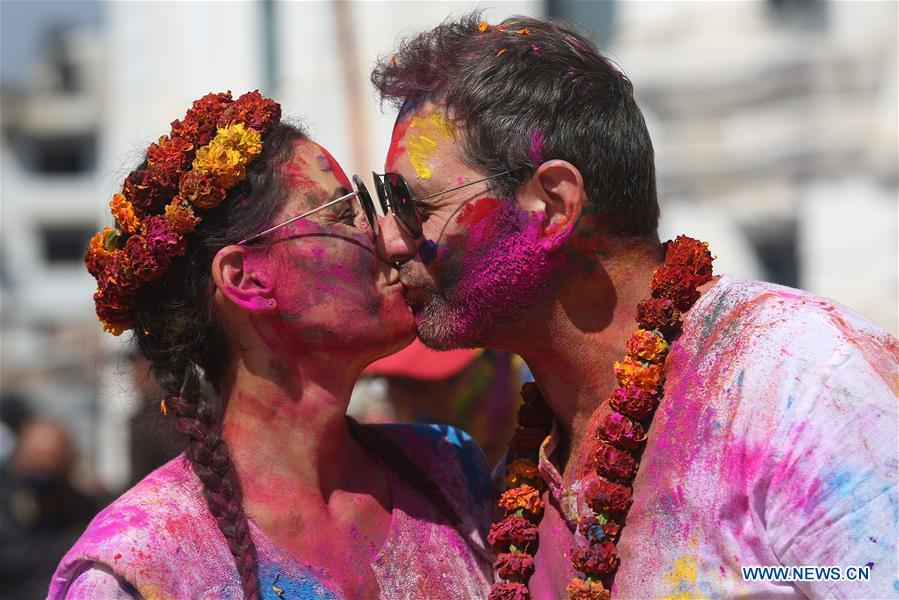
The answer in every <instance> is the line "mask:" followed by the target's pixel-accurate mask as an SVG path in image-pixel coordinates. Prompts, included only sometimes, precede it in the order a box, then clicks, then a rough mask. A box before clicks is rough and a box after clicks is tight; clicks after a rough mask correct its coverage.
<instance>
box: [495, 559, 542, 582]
mask: <svg viewBox="0 0 899 600" xmlns="http://www.w3.org/2000/svg"><path fill="white" fill-rule="evenodd" d="M493 568H494V569H496V572H497V574H498V575H499V576H500V577H502V578H503V579H506V580H508V581H521V582H527V580H528V579H529V578H530V576H531V574H533V572H534V557H533V556H531V555H530V554H525V553H523V552H506V553H503V554H500V555H499V556H497V557H496V562H494V563H493Z"/></svg>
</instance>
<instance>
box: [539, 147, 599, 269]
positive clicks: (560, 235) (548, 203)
mask: <svg viewBox="0 0 899 600" xmlns="http://www.w3.org/2000/svg"><path fill="white" fill-rule="evenodd" d="M531 191H532V192H533V193H534V194H535V195H536V196H537V198H535V199H539V201H540V202H541V203H542V204H543V207H542V209H543V210H544V212H545V214H546V220H545V222H544V224H543V233H544V237H545V239H544V242H543V246H544V248H545V249H546V250H548V251H550V252H553V251H555V250H558V249H559V248H561V247H562V245H563V244H564V243H565V242H566V241H567V240H568V238H570V237H571V234H572V232H573V231H574V228H575V226H576V225H577V222H578V219H579V218H580V216H581V213H582V211H583V210H584V206H585V203H586V201H587V197H586V192H585V191H584V178H583V177H582V176H581V172H580V170H578V168H577V167H575V166H574V165H573V164H571V163H570V162H568V161H566V160H550V161H547V162H545V163H543V164H541V165H540V166H539V167H537V170H536V171H534V175H533V177H532V178H531Z"/></svg>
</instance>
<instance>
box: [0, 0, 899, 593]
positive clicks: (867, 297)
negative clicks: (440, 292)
mask: <svg viewBox="0 0 899 600" xmlns="http://www.w3.org/2000/svg"><path fill="white" fill-rule="evenodd" d="M897 7H899V5H897V4H896V3H894V2H865V3H856V2H816V1H812V0H804V1H795V0H756V1H751V2H625V1H618V0H607V1H595V2H589V1H582V2H580V1H579V2H571V1H563V0H530V1H507V2H493V3H491V2H482V3H478V4H474V3H467V2H324V1H320V2H275V1H271V0H266V1H259V2H227V3H213V2H108V3H107V2H94V1H66V2H53V1H42V2H24V1H22V2H19V1H11V0H3V1H2V2H0V27H2V31H0V36H2V37H0V41H2V49H0V59H2V64H0V129H2V132H0V376H2V379H0V392H2V401H0V421H2V424H0V465H2V473H0V475H2V480H0V597H3V598H31V597H43V594H44V593H45V590H46V584H47V580H48V577H49V575H50V573H51V572H52V570H53V568H54V567H55V565H56V562H57V561H58V560H59V557H60V556H61V554H62V552H63V551H64V550H65V549H66V548H67V547H68V545H70V544H71V543H72V542H73V541H74V539H75V538H76V537H77V535H78V534H79V533H80V531H81V529H83V527H84V526H85V525H86V523H87V521H88V520H89V519H90V517H91V515H92V514H93V513H94V511H96V510H97V508H98V507H101V506H102V505H103V504H104V503H105V502H107V501H108V499H109V498H110V497H113V496H114V495H116V494H118V493H119V492H121V491H122V490H123V489H124V488H126V487H127V486H129V485H130V484H131V483H133V482H134V481H136V480H137V479H139V478H141V477H142V476H143V475H144V474H146V473H147V472H148V471H149V470H151V469H153V468H155V467H156V466H157V465H159V464H161V462H163V461H165V460H167V459H168V458H169V457H171V456H173V455H174V454H175V453H176V452H177V451H178V444H179V440H177V439H176V438H175V437H174V436H173V435H171V434H169V433H167V429H166V428H165V426H164V423H162V422H161V417H160V416H159V415H158V401H159V396H158V393H157V391H156V390H155V388H154V384H153V382H152V381H151V380H149V379H148V377H147V374H146V366H145V364H144V363H143V362H142V360H141V359H140V358H138V357H136V356H134V355H133V353H132V352H131V350H130V348H129V345H128V339H127V335H126V336H122V338H112V337H111V336H104V335H103V334H102V332H101V328H100V326H99V325H98V323H97V321H96V318H95V316H94V312H93V304H92V301H91V295H92V293H93V291H94V280H93V279H92V278H91V277H90V276H89V275H88V273H87V272H86V271H85V269H84V267H83V264H82V257H83V255H84V250H85V248H86V245H87V241H88V239H89V238H90V236H91V235H93V233H94V232H95V231H97V230H98V229H99V228H101V227H102V226H104V225H108V224H110V223H111V217H110V216H109V214H108V207H107V205H108V200H109V198H110V197H111V195H112V194H113V193H115V192H116V191H118V189H119V187H120V185H121V182H122V179H123V178H124V176H125V175H126V174H127V173H128V172H129V171H130V170H131V169H132V168H133V167H134V166H136V165H137V164H138V163H139V162H140V160H141V159H142V153H143V151H144V150H145V149H146V147H147V145H148V144H149V143H150V142H152V141H155V140H156V138H158V137H159V136H160V135H162V134H165V133H168V128H169V127H168V123H169V122H170V121H172V120H173V119H175V118H179V117H181V116H182V115H183V114H184V112H185V110H186V109H187V107H188V106H189V105H190V103H191V102H192V101H193V100H194V99H196V98H198V97H200V96H201V95H203V94H205V93H207V92H209V91H222V90H232V91H233V92H234V93H235V95H239V94H240V93H242V92H244V91H247V90H252V89H257V88H258V89H259V90H260V91H262V92H263V93H264V94H266V95H269V96H272V97H274V98H275V99H277V100H279V101H280V102H281V103H282V105H283V107H284V111H285V114H286V115H287V116H288V117H289V118H291V119H293V120H299V121H302V122H304V123H305V124H307V125H308V126H309V127H310V129H311V132H312V134H313V137H314V138H315V139H316V140H317V141H319V142H320V143H321V144H323V145H324V146H326V147H327V148H328V149H329V150H330V151H331V152H332V153H333V154H334V156H335V157H336V158H337V159H338V160H339V161H340V163H341V164H342V165H343V166H344V169H345V170H346V171H347V172H349V173H352V172H359V173H368V172H370V171H371V170H372V169H373V168H379V167H380V165H382V164H383V157H384V155H385V151H386V148H387V145H388V142H389V139H390V131H391V128H392V124H393V118H394V115H393V114H392V112H391V111H390V110H389V107H385V110H386V112H382V111H381V107H380V106H379V105H378V102H377V100H376V99H375V97H374V94H373V92H372V89H371V86H370V85H369V83H368V75H369V72H370V68H371V66H372V63H373V61H374V60H375V58H376V57H377V56H379V55H387V56H389V55H390V54H391V53H392V49H393V47H394V44H395V42H396V40H397V39H398V37H400V36H403V35H406V34H410V33H414V32H417V31H419V30H421V29H424V28H428V27H431V26H433V25H435V24H437V23H439V22H440V21H441V20H443V19H444V18H446V17H447V16H448V15H461V14H463V13H465V12H468V11H470V10H473V9H476V8H482V9H484V10H485V17H486V20H488V21H490V22H492V23H495V22H498V21H500V20H502V19H503V18H505V17H506V16H509V15H513V14H526V15H532V16H543V15H550V16H556V17H563V18H567V19H571V20H575V21H578V22H579V23H581V25H582V26H583V27H584V28H585V29H586V30H587V31H589V32H592V33H593V35H594V39H595V40H596V41H597V43H598V45H599V46H600V48H601V49H602V50H603V51H604V52H605V53H607V55H609V56H610V57H611V58H613V60H615V62H616V63H618V64H619V65H620V67H621V68H622V69H623V70H624V72H625V73H627V74H628V75H629V76H630V77H631V79H632V80H633V82H634V87H635V89H636V94H637V98H638V101H639V103H640V105H641V107H642V108H643V110H644V113H645V115H646V118H647V121H648V124H649V128H650V132H651V134H652V136H653V140H654V142H655V147H656V153H657V169H658V175H659V188H660V197H661V200H662V235H663V236H667V237H670V236H673V235H675V234H677V233H687V234H689V235H693V236H696V237H699V238H701V239H704V240H708V241H709V242H710V243H711V246H712V248H713V250H714V252H715V253H716V254H717V256H718V262H717V263H716V266H717V268H718V271H719V272H728V273H730V274H733V275H737V276H742V277H748V278H758V279H766V280H769V281H774V282H777V283H782V284H786V285H790V286H796V287H801V288H804V289H808V290H811V291H813V292H816V293H819V294H822V295H825V296H828V297H831V298H835V299H837V300H839V301H841V302H843V303H844V304H847V305H848V306H850V307H851V308H853V309H855V310H857V311H858V312H861V313H862V314H864V315H866V316H867V317H869V318H870V319H872V320H874V321H875V322H877V323H878V324H880V325H881V326H882V327H884V328H886V329H887V330H888V331H891V332H892V333H894V334H895V333H896V332H897V274H899V261H897V250H899V241H897V227H899V225H897V188H899V175H897V131H899V123H897V112H899V108H897V64H896V61H897V27H899V25H897V18H899V16H897ZM525 377H527V369H526V366H525V365H523V363H522V362H521V361H520V359H517V357H514V356H509V355H505V354H502V353H495V352H489V351H485V352H477V351H472V352H461V353H452V354H449V355H442V354H441V355H435V354H428V353H426V351H424V350H422V349H421V348H418V347H413V348H412V349H411V350H409V351H407V353H406V354H405V355H403V356H399V357H394V358H393V359H390V360H388V361H385V362H384V363H382V364H381V365H379V366H377V367H375V368H374V370H373V372H372V373H371V374H370V375H369V376H368V377H367V378H365V379H364V380H363V381H362V382H360V385H359V386H358V388H357V391H356V393H355V394H354V399H353V403H352V405H351V410H352V411H353V412H354V413H355V414H357V415H359V416H360V418H362V419H364V420H381V421H389V420H438V421H444V422H451V423H454V424H459V425H461V426H463V427H464V428H466V429H467V430H469V431H471V432H472V433H473V434H474V435H475V437H476V438H477V439H478V440H479V441H480V442H481V443H482V445H483V446H484V448H485V451H486V452H487V454H488V456H489V457H491V458H494V459H495V458H497V457H498V456H499V454H500V453H501V452H502V447H503V444H504V443H505V440H506V439H507V437H508V435H509V428H510V427H511V423H512V418H513V416H512V411H513V407H514V404H515V402H516V399H515V395H516V390H517V387H518V385H519V383H520V381H521V379H522V378H525Z"/></svg>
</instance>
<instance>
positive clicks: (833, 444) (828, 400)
mask: <svg viewBox="0 0 899 600" xmlns="http://www.w3.org/2000/svg"><path fill="white" fill-rule="evenodd" d="M665 372H666V377H667V381H666V383H665V387H664V398H663V399H662V402H661V404H660V406H659V408H658V410H657V411H656V414H655V418H654V420H653V422H652V424H651V426H650V428H649V430H648V441H647V445H646V449H645V452H644V454H643V457H642V460H641V463H640V469H639V471H638V473H637V477H636V479H635V481H634V501H633V506H632V508H631V510H630V512H629V513H628V516H627V521H626V524H625V527H624V529H623V530H622V534H621V539H620V542H619V544H618V549H619V553H620V558H621V566H620V568H619V570H618V573H617V575H616V578H615V582H614V585H613V589H612V595H613V597H617V598H721V597H726V598H802V597H805V596H808V597H840V598H892V597H897V596H899V580H897V567H899V565H897V523H899V492H897V472H899V461H897V449H899V443H897V430H899V421H897V389H899V342H897V340H896V338H895V337H893V336H891V335H889V334H887V333H886V332H884V331H883V330H881V329H880V328H878V327H877V326H876V325H874V324H873V323H871V322H870V321H868V320H867V319H865V318H863V317H861V316H859V315H857V314H855V313H853V312H852V311H850V310H849V309H847V308H846V307H844V306H841V305H840V304H837V303H836V302H833V301H831V300H827V299H824V298H820V297H816V296H813V295H811V294H808V293H805V292H802V291H799V290H794V289H790V288H786V287H781V286H776V285H771V284H767V283H762V282H752V281H744V280H740V279H736V278H732V277H727V276H725V277H722V278H721V279H720V280H719V281H718V282H717V283H716V284H715V285H714V286H713V287H712V288H711V289H710V290H709V291H707V292H706V293H705V294H704V295H703V296H702V297H701V298H700V300H699V301H698V302H697V303H696V304H695V305H694V307H693V308H692V309H691V310H690V311H689V313H688V314H687V316H686V318H685V322H684V328H683V334H682V336H681V337H680V339H679V340H677V342H676V343H675V344H674V345H673V346H672V348H671V351H670V354H669V356H668V359H667V361H666V364H665ZM546 466H547V465H546V464H543V465H541V467H546ZM752 566H789V567H792V566H819V567H828V566H831V567H840V569H841V572H840V574H841V575H842V576H843V577H844V580H840V581H834V580H823V579H824V578H825V577H829V578H832V577H834V576H835V575H836V572H835V571H833V570H830V571H828V572H827V573H826V575H825V573H824V572H815V571H811V572H806V571H797V572H793V571H790V572H788V573H786V575H787V576H788V577H789V578H793V579H797V576H798V578H799V579H803V578H805V579H809V580H805V581H750V580H746V579H744V576H743V572H742V571H741V567H752ZM849 567H853V568H856V567H870V571H869V575H870V578H869V580H868V581H855V580H849V579H848V578H849V577H853V576H862V577H863V576H864V575H863V571H862V572H861V574H859V573H858V572H855V571H853V572H850V571H848V570H847V569H848V568H849ZM553 568H557V569H568V570H569V571H571V566H570V560H569V559H567V558H560V559H559V560H558V561H556V562H555V564H554V565H553ZM782 574H783V573H782ZM570 575H572V576H573V575H574V573H573V571H571V573H570ZM771 575H773V573H769V578H770V576H771ZM750 578H751V576H750ZM816 578H818V579H820V580H817V581H815V580H814V579H816ZM532 592H534V593H535V597H543V596H542V595H541V594H542V593H543V592H547V593H548V590H542V591H541V590H533V589H532Z"/></svg>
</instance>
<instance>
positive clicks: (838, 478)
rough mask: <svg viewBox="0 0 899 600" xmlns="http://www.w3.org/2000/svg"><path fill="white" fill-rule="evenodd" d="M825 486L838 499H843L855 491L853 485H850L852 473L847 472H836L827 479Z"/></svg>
mask: <svg viewBox="0 0 899 600" xmlns="http://www.w3.org/2000/svg"><path fill="white" fill-rule="evenodd" d="M827 485H828V486H829V487H830V489H831V490H833V491H834V493H836V494H837V496H839V497H840V498H845V497H846V496H848V495H849V494H851V493H852V490H854V489H855V485H853V484H852V473H850V472H849V471H837V472H836V473H834V474H833V475H831V476H830V477H828V478H827Z"/></svg>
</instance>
